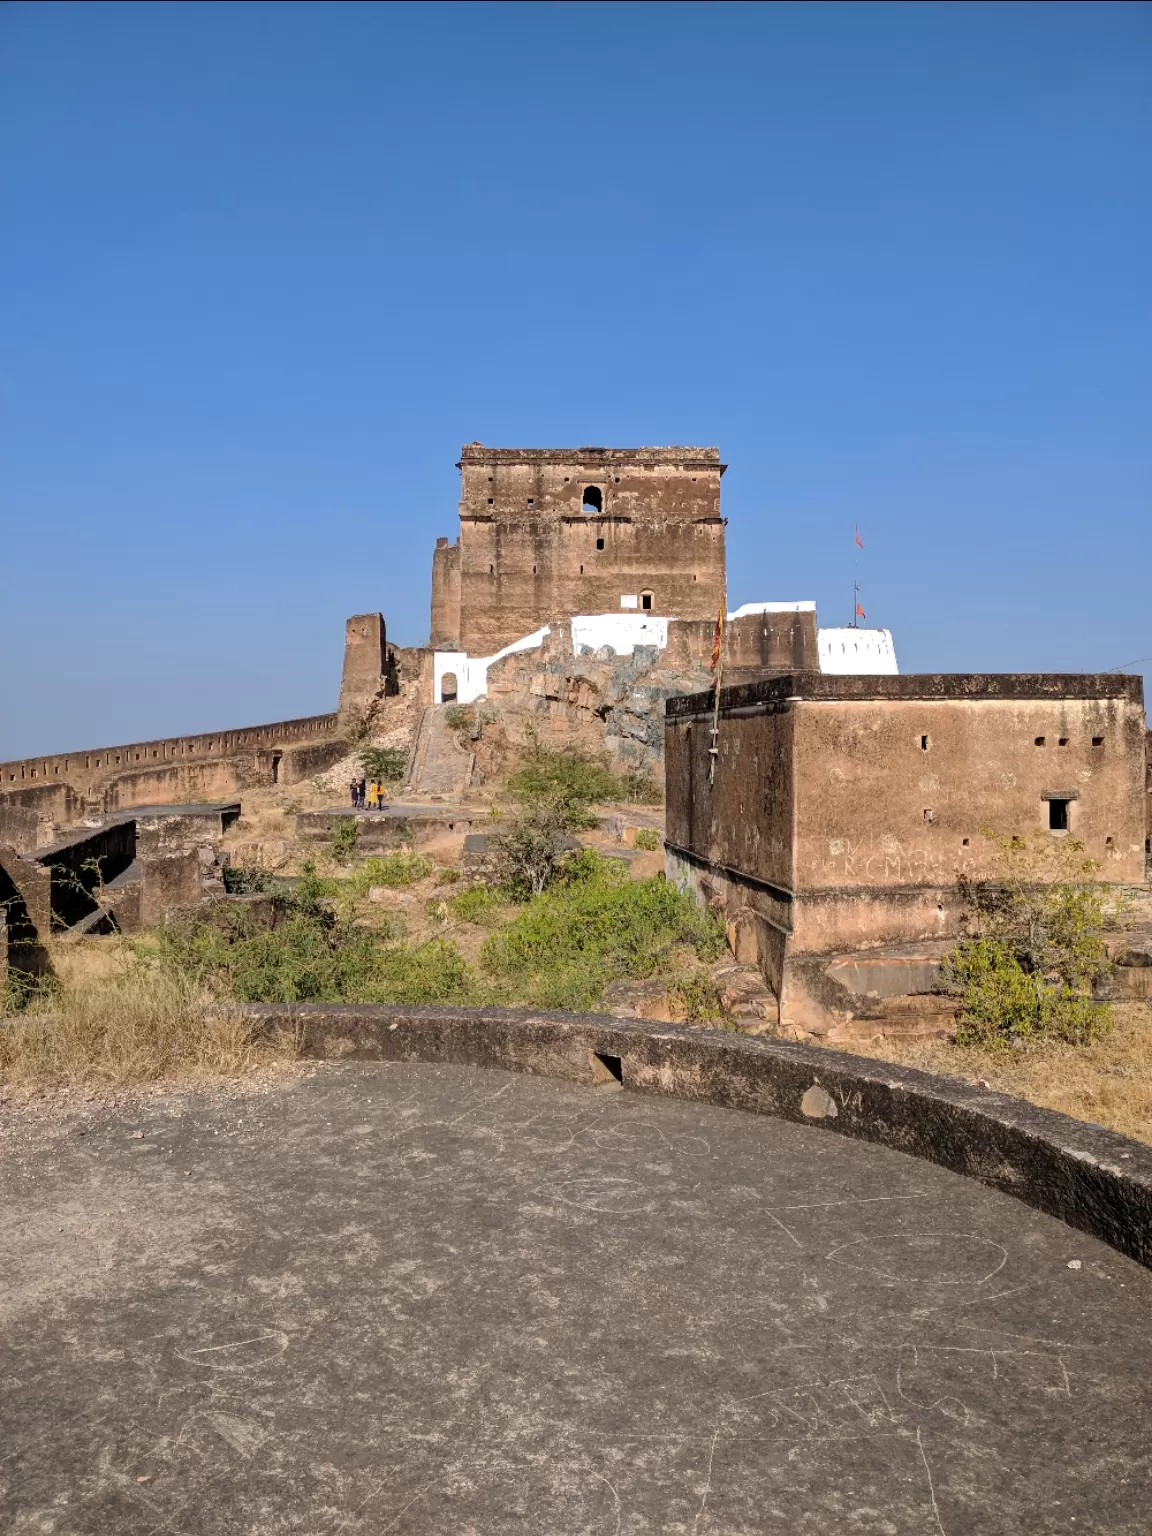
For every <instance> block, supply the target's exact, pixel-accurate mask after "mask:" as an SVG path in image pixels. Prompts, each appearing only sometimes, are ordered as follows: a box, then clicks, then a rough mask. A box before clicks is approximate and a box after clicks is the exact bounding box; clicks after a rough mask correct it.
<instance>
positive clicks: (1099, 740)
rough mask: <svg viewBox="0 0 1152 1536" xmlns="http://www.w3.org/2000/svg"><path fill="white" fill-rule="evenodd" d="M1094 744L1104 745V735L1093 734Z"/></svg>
mask: <svg viewBox="0 0 1152 1536" xmlns="http://www.w3.org/2000/svg"><path fill="white" fill-rule="evenodd" d="M1092 745H1093V746H1094V747H1102V746H1103V745H1104V738H1103V736H1093V738H1092Z"/></svg>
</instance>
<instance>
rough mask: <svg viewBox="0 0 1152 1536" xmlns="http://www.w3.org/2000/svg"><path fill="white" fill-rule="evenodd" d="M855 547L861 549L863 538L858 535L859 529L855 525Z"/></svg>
mask: <svg viewBox="0 0 1152 1536" xmlns="http://www.w3.org/2000/svg"><path fill="white" fill-rule="evenodd" d="M856 548H857V549H863V548H864V540H863V539H862V538H861V537H860V529H859V527H857V529H856Z"/></svg>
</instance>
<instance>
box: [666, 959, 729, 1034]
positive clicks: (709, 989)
mask: <svg viewBox="0 0 1152 1536" xmlns="http://www.w3.org/2000/svg"><path fill="white" fill-rule="evenodd" d="M668 990H669V993H670V994H671V996H672V997H674V998H675V999H676V1001H677V1003H678V1004H679V1005H680V1010H681V1012H682V1013H683V1016H684V1022H685V1023H686V1024H722V1023H724V1022H726V1021H727V1020H728V1018H729V1014H728V1010H727V1009H726V1008H725V1006H724V1000H723V998H722V997H721V996H720V989H719V987H717V985H716V983H715V982H714V981H713V980H712V977H711V976H710V975H709V974H708V972H707V971H706V970H705V969H704V968H703V966H697V967H696V969H695V970H693V971H690V972H689V973H688V974H687V975H686V976H682V977H680V979H679V980H678V981H675V982H674V983H673V984H672V986H671V987H670V988H669V989H668Z"/></svg>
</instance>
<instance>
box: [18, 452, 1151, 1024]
mask: <svg viewBox="0 0 1152 1536" xmlns="http://www.w3.org/2000/svg"><path fill="white" fill-rule="evenodd" d="M458 468H459V470H460V477H461V493H460V502H459V533H458V536H457V538H456V540H455V541H454V542H451V543H450V542H449V541H448V539H447V538H446V537H441V538H439V539H438V540H437V542H436V546H435V549H434V552H433V556H432V581H431V615H430V632H429V638H428V642H427V643H426V644H424V645H420V646H411V647H404V646H397V645H395V644H393V643H392V642H390V641H389V639H388V635H387V628H386V624H385V621H384V618H383V615H382V614H381V613H379V612H373V613H366V614H356V615H353V616H352V617H351V618H350V619H349V620H348V621H347V624H346V634H345V649H344V669H343V677H342V681H341V686H340V695H339V702H338V705H337V708H336V709H335V710H333V711H332V712H331V713H329V714H325V715H318V716H310V717H308V718H305V719H298V720H287V721H277V722H272V723H269V724H265V725H257V726H247V727H242V728H233V729H230V730H222V731H216V732H209V733H203V734H199V735H195V736H186V737H178V738H168V739H163V740H157V741H145V742H136V743H130V744H126V745H120V746H114V747H96V748H87V749H82V750H79V751H70V752H66V753H58V754H54V755H51V756H43V757H35V758H26V759H22V760H18V761H15V762H7V763H0V855H2V857H0V871H2V870H3V869H4V868H5V867H6V868H7V870H8V874H7V876H4V875H2V874H0V898H2V897H3V889H4V887H5V881H7V882H8V883H9V884H11V885H13V886H14V887H17V888H23V887H27V888H28V890H29V897H28V902H27V903H26V904H27V905H28V907H29V911H31V909H32V906H33V905H34V904H35V903H34V898H35V892H33V891H32V890H31V886H30V885H29V874H28V870H27V869H26V868H25V867H24V865H23V864H20V865H17V863H15V862H14V861H15V860H16V859H23V860H25V861H26V860H27V859H28V858H30V857H38V858H40V860H41V862H43V861H44V859H46V858H48V854H47V853H46V852H45V850H54V852H52V854H51V858H52V860H55V863H59V862H60V861H61V859H62V858H63V857H64V855H63V853H62V852H61V849H62V848H63V846H64V844H65V843H67V841H68V837H69V836H71V837H72V838H73V839H74V838H75V837H76V836H78V835H80V833H81V832H82V831H83V830H84V826H85V825H86V826H87V828H89V829H91V828H92V827H93V826H95V825H96V824H97V823H99V822H101V819H103V820H104V821H105V822H108V820H109V818H112V819H113V821H114V822H115V826H113V827H112V829H111V830H106V831H105V832H103V833H102V834H101V835H102V836H105V837H106V838H108V837H114V838H120V840H121V841H122V842H123V843H124V846H123V848H122V849H120V851H119V853H118V854H117V857H118V858H120V860H121V861H122V862H123V864H124V865H125V870H126V871H127V870H128V869H129V867H130V866H131V864H132V862H133V860H134V859H135V858H136V857H137V853H138V850H139V849H141V848H146V847H148V846H149V844H148V839H149V838H152V839H153V841H156V840H157V839H160V841H161V842H164V846H163V847H162V848H161V847H160V845H159V843H158V844H157V847H158V849H159V851H158V852H155V857H154V858H153V859H152V865H150V866H149V870H146V871H145V874H146V875H148V874H149V871H152V874H151V878H152V885H153V887H154V888H155V893H156V894H155V895H154V896H150V895H149V890H148V879H145V880H144V885H143V887H142V893H136V894H134V895H133V896H132V899H133V900H139V902H140V903H141V904H142V906H141V910H142V911H143V910H145V909H146V910H152V909H153V908H154V907H156V906H157V905H162V904H163V902H164V901H165V900H166V899H167V896H166V894H165V893H166V892H167V891H168V890H169V889H170V888H171V889H174V888H175V887H176V885H178V884H181V883H182V887H183V886H187V888H188V889H189V890H191V889H192V887H193V886H195V885H196V882H197V881H198V880H199V878H200V877H199V875H198V874H197V873H196V869H195V867H194V866H195V859H196V857H197V856H198V855H197V847H198V846H199V841H202V839H200V838H199V833H198V832H197V831H196V828H195V827H193V826H192V824H191V823H187V825H185V823H181V824H180V826H177V825H176V823H175V822H172V823H171V824H169V823H168V822H164V825H163V827H162V828H161V830H160V831H157V832H155V833H153V832H152V831H150V830H149V828H151V827H152V825H153V823H154V822H155V816H156V812H155V811H154V812H153V815H152V817H151V819H150V818H149V817H148V816H145V815H144V814H143V813H144V811H146V810H147V808H149V807H152V808H159V809H160V810H165V809H168V810H173V811H181V810H182V811H184V812H187V811H189V810H190V809H192V810H195V809H196V808H197V806H199V807H200V808H201V810H202V809H203V808H204V804H205V802H222V801H227V800H229V799H230V798H231V797H235V796H237V795H239V794H241V793H242V792H244V791H248V790H252V789H254V788H258V787H262V786H271V785H275V784H283V785H291V784H294V783H298V782H300V781H302V780H308V779H313V778H315V777H316V776H317V775H320V774H323V773H324V772H326V771H327V770H329V769H331V768H333V767H334V766H335V765H336V764H339V763H341V762H343V761H346V760H347V759H348V757H349V754H350V753H351V752H352V751H353V750H354V749H355V747H356V745H357V743H360V742H363V741H365V740H366V739H370V738H371V739H375V740H377V741H380V740H386V741H387V743H388V744H389V745H400V746H403V747H404V748H406V750H407V754H408V759H407V760H408V767H407V772H406V777H405V784H404V792H403V797H402V798H403V799H404V800H405V801H415V802H419V801H420V800H421V799H423V800H424V801H445V802H459V801H460V800H462V799H467V798H468V797H469V796H470V794H471V793H472V791H473V789H474V788H475V787H477V786H481V785H483V784H484V783H493V782H495V781H497V780H498V778H499V772H500V768H501V764H500V762H499V761H489V762H488V763H487V766H486V765H485V763H484V762H483V761H482V753H481V751H480V747H482V746H483V743H481V744H480V747H477V750H475V751H473V750H472V749H471V747H470V746H469V744H468V743H467V742H465V741H462V739H461V738H460V736H459V734H458V732H456V731H455V730H453V729H451V728H450V723H451V722H450V706H451V705H452V704H457V705H466V704H473V703H475V702H476V701H478V700H484V701H485V705H484V713H485V715H486V716H487V717H488V718H490V719H493V720H495V721H496V722H497V723H496V727H495V733H496V734H497V735H498V736H499V735H502V736H503V737H504V739H505V743H506V745H507V747H508V750H509V752H512V753H514V752H515V750H516V749H517V747H518V745H522V744H523V743H525V742H527V741H538V740H541V739H545V740H548V741H551V742H552V743H554V744H555V745H558V746H564V745H573V746H579V747H581V748H582V749H584V750H590V751H593V752H596V753H606V754H607V755H608V757H609V758H610V760H611V761H612V762H613V763H614V764H615V765H616V766H617V767H619V768H622V769H628V770H629V771H638V772H641V773H643V774H647V775H649V776H652V777H654V778H658V779H660V780H663V779H664V776H665V760H666V757H667V763H668V775H667V797H668V845H667V858H668V872H669V874H670V875H672V876H673V877H674V878H677V879H680V880H681V881H683V882H684V883H687V884H690V885H692V887H693V888H694V889H696V890H697V891H698V892H699V893H700V895H701V896H702V897H704V898H706V899H708V900H709V901H712V902H713V903H718V904H719V905H721V906H722V907H723V908H724V909H725V911H726V912H727V914H728V917H729V919H730V928H731V930H732V932H731V934H730V937H731V939H732V943H733V947H734V948H735V949H736V951H737V953H738V955H739V956H740V957H741V958H747V959H749V960H755V961H756V963H757V964H758V965H759V967H760V969H761V971H762V972H763V974H764V975H765V977H766V979H767V980H768V981H769V982H770V984H771V985H772V987H773V990H774V991H775V992H776V995H777V997H778V998H779V999H781V1006H782V1010H784V1011H785V1012H786V1011H787V1008H788V997H789V994H790V993H791V995H792V997H793V998H794V999H795V1006H794V1011H795V1012H796V1013H797V1015H798V1016H799V1015H803V1016H805V1017H808V1018H809V1019H811V1018H812V1016H813V1015H817V1014H819V1013H820V1012H821V1009H824V1012H825V1013H827V1012H828V1008H827V1007H826V1006H825V1004H826V1003H827V998H828V996H829V995H830V984H829V983H828V979H827V977H826V976H825V975H824V971H823V962H822V961H821V962H820V963H819V965H816V962H814V961H813V962H810V961H809V959H808V958H807V957H809V956H813V955H816V956H819V955H823V954H826V953H829V952H832V951H836V952H841V951H843V952H848V953H852V952H854V951H855V950H857V949H860V948H867V947H868V946H870V945H871V946H876V945H877V944H881V945H882V944H887V945H889V946H891V945H892V944H897V945H899V944H909V943H911V944H913V945H920V946H921V947H922V945H923V943H924V942H925V941H927V940H937V941H943V940H946V939H948V938H949V937H950V936H951V935H952V934H953V933H954V931H955V926H956V921H957V916H956V911H955V905H956V904H955V899H954V892H953V884H954V880H955V877H956V875H957V873H958V872H965V871H967V872H968V873H969V874H972V875H975V876H976V877H982V876H984V875H986V873H987V871H985V870H984V869H983V868H977V866H976V863H975V862H974V861H976V859H977V850H978V849H979V847H980V844H979V841H978V833H979V828H980V827H981V826H982V825H989V824H991V823H993V822H994V823H995V825H996V827H997V829H998V830H1000V831H1002V832H1012V833H1016V832H1031V831H1036V830H1041V831H1045V832H1048V833H1050V834H1051V835H1054V836H1060V835H1065V834H1067V833H1072V834H1074V835H1084V836H1086V838H1087V841H1088V843H1089V845H1090V852H1091V853H1092V855H1093V856H1094V857H1096V858H1098V859H1099V860H1100V863H1101V865H1102V868H1103V875H1104V878H1105V879H1108V880H1111V881H1113V882H1115V883H1118V884H1124V885H1133V886H1135V885H1141V884H1142V882H1143V880H1145V879H1146V878H1147V877H1146V874H1145V870H1146V867H1147V861H1148V859H1149V857H1150V856H1152V768H1150V766H1149V763H1150V758H1152V754H1150V752H1149V737H1148V734H1147V731H1146V723H1145V717H1144V708H1143V695H1142V692H1141V688H1140V683H1139V679H1132V678H1126V677H1112V676H1099V677H1096V676H1060V675H1045V676H1042V677H1038V678H1014V677H1012V676H1011V675H1001V676H995V675H993V676H975V675H973V676H969V675H962V676H957V677H955V678H952V679H948V678H943V679H942V678H938V677H936V678H916V677H900V676H899V672H898V667H897V663H896V655H895V650H894V647H893V642H892V636H891V634H890V632H889V631H888V630H886V629H867V628H861V627H855V626H846V627H843V628H821V627H819V626H818V623H817V615H816V605H815V603H813V602H811V601H806V600H791V599H784V598H776V599H771V600H765V601H763V602H753V603H746V604H744V605H743V606H742V607H740V608H737V609H735V610H734V611H732V612H726V607H727V603H726V557H725V533H726V519H725V518H724V516H723V514H722V511H721V479H722V476H723V474H724V470H725V465H724V464H723V463H722V462H721V459H720V452H719V449H718V448H716V447H643V448H634V449H622V448H598V447H592V448H572V449H522V448H488V447H485V446H484V445H483V444H481V443H475V442H474V443H469V444H466V445H465V446H464V447H463V449H462V450H461V455H460V460H459V464H458ZM719 615H723V616H724V618H725V626H724V631H723V644H722V648H721V656H720V669H719V681H720V683H721V684H722V692H721V697H720V703H719V708H718V711H717V712H715V713H713V711H712V705H711V704H710V702H709V701H710V700H714V699H715V697H716V695H715V693H713V692H712V691H711V690H712V688H713V684H714V683H715V682H716V681H717V678H716V675H715V674H714V673H713V671H712V669H711V665H710V664H711V659H712V652H713V644H714V638H715V633H716V625H717V618H718V616H719ZM670 700H672V701H674V702H672V703H669V701H670ZM666 717H667V718H666ZM485 729H487V727H485ZM714 730H718V732H719V741H718V745H717V742H716V741H715V740H714V737H713V731H714ZM1021 743H1023V744H1024V745H1023V746H1022V745H1021ZM910 744H911V745H910ZM713 747H717V750H716V752H715V753H713V752H712V751H711V749H712V748H713ZM503 761H504V762H505V763H507V761H508V758H507V757H505V759H504V760H503ZM136 812H139V813H140V814H139V815H135V814H134V813H136ZM308 815H311V816H313V817H314V818H316V817H318V818H319V819H320V821H324V813H320V812H312V813H308ZM117 818H118V819H117ZM126 818H127V819H133V821H134V824H135V825H136V828H137V830H136V833H135V834H133V836H134V837H135V842H134V843H133V844H132V846H131V847H130V846H129V842H130V841H131V839H129V838H128V835H127V833H125V832H122V831H117V830H116V828H117V827H123V826H126V825H127V819H126ZM307 819H308V817H307V815H301V816H299V817H298V826H297V833H298V835H305V834H304V831H303V828H302V825H301V824H302V823H303V822H305V821H306V820H307ZM185 822H187V818H186V817H185ZM156 825H157V826H159V825H160V823H156ZM318 825H319V822H318ZM165 828H166V830H165ZM181 828H183V830H181ZM326 828H327V822H326V821H325V822H324V828H323V829H322V830H324V829H326ZM69 829H72V831H71V832H69ZM953 832H955V833H956V834H957V836H955V837H953V836H952V833H953ZM93 835H94V834H93ZM165 840H166V841H165ZM198 840H199V841H198ZM118 847H119V845H118ZM134 849H135V850H137V852H134V851H133V850H134ZM161 855H163V857H161ZM838 861H839V862H838ZM153 865H154V866H155V869H154V870H153ZM841 866H843V867H841ZM53 867H55V864H54V865H53ZM861 870H864V872H865V875H864V877H863V878H862V877H861V875H860V871H861ZM210 873H211V872H210ZM35 878H36V879H39V878H40V876H38V875H37V876H36V877H35ZM213 878H215V877H214V876H213ZM125 879H126V880H129V877H128V874H127V873H126V874H125ZM33 883H34V881H33ZM129 883H131V881H129ZM125 899H127V898H125ZM917 953H919V952H917ZM911 963H913V965H915V964H919V959H917V957H916V956H913V957H912V962H911ZM814 967H815V969H814ZM817 971H818V972H819V975H818V976H817ZM813 976H816V980H815V981H813V979H812V978H813ZM837 985H839V983H837ZM901 985H903V982H901ZM831 992H832V993H835V992H836V988H835V987H832V988H831ZM837 995H839V994H837ZM822 997H823V998H824V1002H821V1000H820V999H821V998H822ZM835 1011H836V1010H835V1006H833V1007H832V1012H835Z"/></svg>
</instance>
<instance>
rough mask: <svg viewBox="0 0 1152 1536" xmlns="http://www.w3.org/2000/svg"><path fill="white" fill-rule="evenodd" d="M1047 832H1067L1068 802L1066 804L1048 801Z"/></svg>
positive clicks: (1064, 801)
mask: <svg viewBox="0 0 1152 1536" xmlns="http://www.w3.org/2000/svg"><path fill="white" fill-rule="evenodd" d="M1048 830H1049V831H1050V832H1067V830H1068V802H1067V800H1049V802H1048Z"/></svg>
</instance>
